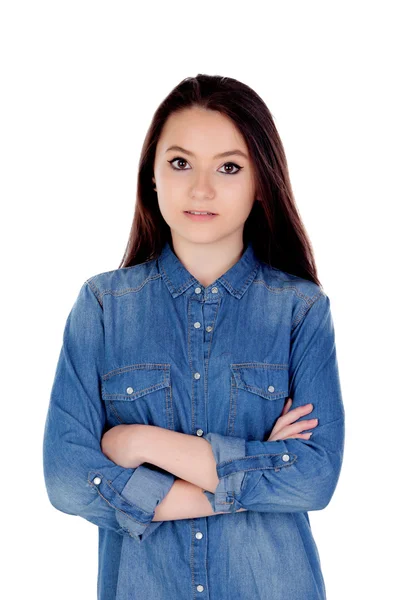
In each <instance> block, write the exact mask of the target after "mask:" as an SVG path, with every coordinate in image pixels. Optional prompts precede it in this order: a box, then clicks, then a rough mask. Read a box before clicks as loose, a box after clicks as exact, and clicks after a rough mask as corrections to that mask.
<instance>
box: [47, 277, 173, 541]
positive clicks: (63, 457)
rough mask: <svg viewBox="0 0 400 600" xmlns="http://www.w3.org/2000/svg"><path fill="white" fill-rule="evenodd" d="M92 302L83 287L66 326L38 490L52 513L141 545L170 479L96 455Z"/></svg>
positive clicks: (97, 364)
mask: <svg viewBox="0 0 400 600" xmlns="http://www.w3.org/2000/svg"><path fill="white" fill-rule="evenodd" d="M99 297H100V296H99V294H98V290H97V288H96V287H95V286H94V284H93V283H88V282H85V283H84V284H83V286H82V288H81V290H80V292H79V295H78V297H77V299H76V301H75V303H74V305H73V307H72V309H71V311H70V314H69V316H68V319H67V322H66V325H65V329H64V336H63V345H62V348H61V352H60V355H59V359H58V364H57V369H56V374H55V379H54V383H53V387H52V390H51V398H50V403H49V407H48V413H47V419H46V424H45V431H44V439H43V468H44V478H45V485H46V490H47V494H48V497H49V500H50V502H51V504H52V505H53V506H54V507H55V508H56V509H58V510H60V511H62V512H64V513H66V514H69V515H78V516H80V517H83V518H84V519H86V520H87V521H90V522H92V523H94V524H96V525H98V526H99V527H102V528H105V529H110V530H112V531H115V532H116V533H118V534H120V535H123V536H126V535H129V536H130V537H132V538H134V539H135V540H137V541H138V542H142V541H144V540H145V539H146V538H147V537H148V536H149V535H150V534H151V533H152V532H153V531H154V530H155V529H156V528H157V527H159V526H160V525H161V521H159V522H154V523H153V522H152V519H153V516H154V513H155V508H156V507H157V506H158V504H159V503H160V502H161V501H162V500H163V499H164V497H165V496H166V494H167V493H168V492H169V490H170V489H171V487H172V485H173V483H174V481H175V477H174V475H172V474H171V473H167V472H162V471H161V470H160V471H158V470H157V469H154V468H153V467H152V466H151V465H150V466H145V465H140V466H139V467H138V468H136V469H134V468H125V467H122V466H119V465H118V464H116V463H114V462H113V461H111V460H109V459H108V458H107V457H106V456H105V455H104V453H103V452H102V450H101V446H100V440H101V436H102V434H103V431H104V428H105V425H106V415H105V409H104V405H103V402H102V399H101V391H100V390H101V374H102V373H104V322H103V308H102V305H101V303H100V301H99Z"/></svg>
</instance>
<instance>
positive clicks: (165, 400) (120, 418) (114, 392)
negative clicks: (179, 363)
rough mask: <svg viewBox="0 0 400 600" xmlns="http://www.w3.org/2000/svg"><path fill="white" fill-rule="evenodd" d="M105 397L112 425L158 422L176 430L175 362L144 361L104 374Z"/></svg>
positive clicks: (103, 392) (103, 390)
mask: <svg viewBox="0 0 400 600" xmlns="http://www.w3.org/2000/svg"><path fill="white" fill-rule="evenodd" d="M101 389H102V398H103V401H104V403H105V405H106V412H107V417H108V419H109V421H110V424H111V425H118V424H120V423H124V424H133V423H141V424H144V425H155V426H156V427H163V428H164V429H174V422H173V406H172V389H171V365H170V364H167V363H140V364H133V365H127V366H125V367H121V368H119V369H114V370H113V371H110V372H109V373H106V374H105V375H103V376H102V388H101Z"/></svg>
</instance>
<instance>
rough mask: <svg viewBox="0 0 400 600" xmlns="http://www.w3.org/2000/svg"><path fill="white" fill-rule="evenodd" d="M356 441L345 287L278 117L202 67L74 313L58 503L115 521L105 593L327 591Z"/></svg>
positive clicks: (60, 423)
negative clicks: (335, 512) (350, 421)
mask: <svg viewBox="0 0 400 600" xmlns="http://www.w3.org/2000/svg"><path fill="white" fill-rule="evenodd" d="M343 450H344V407H343V402H342V395H341V389H340V382H339V374H338V364H337V358H336V349H335V334H334V326H333V321H332V315H331V310H330V301H329V298H328V296H327V295H326V293H325V292H324V291H323V289H322V286H321V284H320V282H319V281H318V279H317V272H316V266H315V262H314V257H313V252H312V247H311V243H310V241H309V239H308V237H307V234H306V231H305V229H304V226H303V224H302V221H301V218H300V216H299V213H298V210H297V208H296V205H295V200H294V197H293V192H292V189H291V185H290V179H289V174H288V167H287V163H286V158H285V153H284V150H283V147H282V142H281V140H280V137H279V135H278V132H277V130H276V128H275V125H274V122H273V118H272V116H271V113H270V111H269V110H268V108H267V106H266V105H265V103H264V102H263V100H262V99H261V98H260V97H259V96H258V95H257V94H256V93H255V92H254V91H253V90H252V89H251V88H249V87H248V86H246V85H245V84H243V83H241V82H239V81H236V80H234V79H231V78H228V77H217V76H207V75H198V76H197V77H194V78H187V79H184V80H183V81H182V82H181V83H180V84H179V85H178V86H177V87H176V88H175V89H173V90H172V92H171V93H170V94H169V95H168V97H167V98H166V99H165V100H164V101H163V102H162V104H161V106H160V107H159V108H158V109H157V111H156V113H155V115H154V118H153V121H152V123H151V125H150V128H149V131H148V134H147V136H146V139H145V141H144V146H143V150H142V154H141V158H140V165H139V173H138V190H137V198H136V207H135V213H134V219H133V224H132V228H131V232H130V237H129V242H128V245H127V248H126V252H125V255H124V259H123V261H122V263H121V264H120V266H119V268H118V269H115V270H113V271H109V272H104V273H100V274H97V275H94V276H92V277H90V278H89V279H87V280H86V281H85V282H84V283H83V285H82V287H81V289H80V291H79V294H78V296H77V299H76V301H75V303H74V305H73V307H72V309H71V312H70V314H69V316H68V319H67V322H66V325H65V330H64V337H63V345H62V348H61V353H60V356H59V361H58V365H57V370H56V375H55V380H54V383H53V387H52V391H51V398H50V404H49V409H48V415H47V420H46V427H45V436H44V446H43V456H44V474H45V482H46V487H47V493H48V496H49V499H50V502H51V504H52V505H53V506H54V507H55V508H57V509H58V510H60V511H62V512H64V513H67V514H71V515H79V516H81V517H83V518H84V519H86V520H88V521H90V522H92V523H94V524H95V525H97V526H98V528H99V530H98V531H99V572H98V587H97V590H98V598H99V599H101V600H111V599H115V598H116V599H117V600H127V599H128V598H129V599H133V598H134V599H135V600H142V599H146V600H173V599H174V600H181V599H182V600H183V599H188V598H208V599H209V600H231V599H232V598H238V599H242V600H256V599H266V600H267V599H268V600H283V599H285V600H287V599H289V600H322V599H324V598H326V592H325V584H324V579H323V575H322V570H321V561H320V557H319V554H318V550H317V547H316V544H315V541H314V538H313V535H312V531H311V527H310V521H309V517H308V512H309V511H313V510H322V509H323V508H325V507H326V506H327V504H328V503H329V502H330V500H331V498H332V495H333V493H334V491H335V488H336V485H337V482H338V479H339V474H340V470H341V465H342V460H343Z"/></svg>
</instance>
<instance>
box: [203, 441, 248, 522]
mask: <svg viewBox="0 0 400 600" xmlns="http://www.w3.org/2000/svg"><path fill="white" fill-rule="evenodd" d="M203 439H205V440H207V441H208V442H209V443H210V444H211V448H212V451H213V455H214V458H215V462H216V468H217V475H218V478H219V482H218V485H217V488H216V490H215V493H214V494H213V493H212V492H209V491H207V490H205V491H204V492H203V494H205V495H206V496H207V498H208V500H209V502H210V504H211V506H212V509H213V511H214V512H237V511H238V510H239V509H240V508H242V505H241V504H240V502H239V496H240V492H241V488H242V483H243V478H244V476H245V472H244V471H236V472H235V473H231V474H228V475H224V474H223V472H222V471H223V469H224V467H226V466H227V465H229V463H230V462H232V461H234V460H237V459H241V458H244V457H245V456H246V440H245V439H242V438H236V437H232V436H223V435H220V434H219V433H207V434H206V435H205V436H203Z"/></svg>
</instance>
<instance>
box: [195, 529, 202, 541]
mask: <svg viewBox="0 0 400 600" xmlns="http://www.w3.org/2000/svg"><path fill="white" fill-rule="evenodd" d="M202 537H203V534H202V533H201V531H198V532H197V533H196V538H197V539H198V540H201V538H202Z"/></svg>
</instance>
